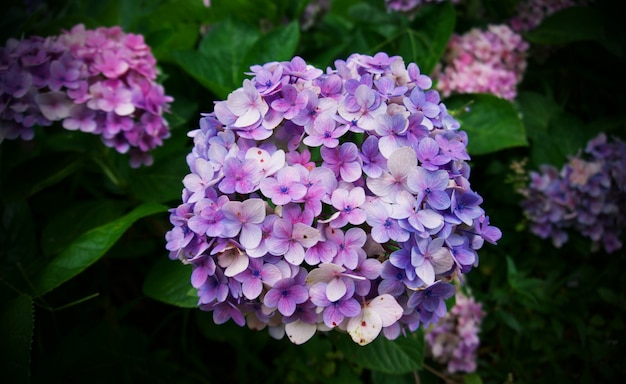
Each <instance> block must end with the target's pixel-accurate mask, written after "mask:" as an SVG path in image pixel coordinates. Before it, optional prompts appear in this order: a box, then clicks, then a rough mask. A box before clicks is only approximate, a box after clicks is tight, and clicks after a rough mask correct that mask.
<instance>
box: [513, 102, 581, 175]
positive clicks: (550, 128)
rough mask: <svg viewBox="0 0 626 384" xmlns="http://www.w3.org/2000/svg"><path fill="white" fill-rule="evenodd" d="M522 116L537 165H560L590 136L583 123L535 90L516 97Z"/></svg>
mask: <svg viewBox="0 0 626 384" xmlns="http://www.w3.org/2000/svg"><path fill="white" fill-rule="evenodd" d="M516 101H517V103H518V104H519V107H520V110H521V111H522V118H523V122H524V125H525V127H526V132H527V134H528V139H529V140H530V141H531V144H532V145H531V147H530V150H531V152H530V160H531V162H532V164H533V165H534V166H535V167H538V166H539V165H541V164H552V165H554V166H556V167H560V166H561V165H563V163H565V161H566V160H567V157H568V156H570V155H575V154H576V152H578V151H579V150H580V149H582V148H583V147H584V145H585V142H586V140H587V139H588V138H589V133H588V132H587V131H586V129H585V127H584V126H583V124H582V123H581V122H580V121H579V120H578V119H576V118H575V117H574V116H572V115H570V114H567V113H565V112H564V111H563V110H562V109H561V108H560V107H559V106H558V105H557V104H556V103H555V102H554V101H552V100H550V99H549V98H548V97H546V96H543V95H541V94H538V93H534V92H523V93H520V94H519V95H518V97H517V100H516Z"/></svg>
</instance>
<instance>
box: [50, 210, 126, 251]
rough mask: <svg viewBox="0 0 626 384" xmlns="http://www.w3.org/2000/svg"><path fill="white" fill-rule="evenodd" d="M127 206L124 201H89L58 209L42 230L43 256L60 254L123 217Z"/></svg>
mask: <svg viewBox="0 0 626 384" xmlns="http://www.w3.org/2000/svg"><path fill="white" fill-rule="evenodd" d="M127 207H128V203H127V202H124V201H119V200H91V201H80V202H74V203H73V204H71V205H69V206H67V207H66V208H64V209H61V210H59V212H58V213H57V214H55V215H54V216H52V217H51V218H50V221H49V222H48V224H47V225H46V226H45V227H44V228H43V232H42V234H41V248H42V251H43V254H44V255H45V256H47V257H49V256H52V255H56V254H59V253H61V252H62V251H63V250H65V249H66V248H67V247H68V246H69V245H70V244H71V243H72V242H73V241H74V240H75V239H77V238H78V237H79V236H80V235H82V234H83V233H85V232H86V231H88V230H90V229H92V228H95V227H98V226H100V225H104V224H106V223H108V222H110V221H112V220H115V219H116V218H118V217H120V216H122V214H123V213H124V210H125V209H126V208H127Z"/></svg>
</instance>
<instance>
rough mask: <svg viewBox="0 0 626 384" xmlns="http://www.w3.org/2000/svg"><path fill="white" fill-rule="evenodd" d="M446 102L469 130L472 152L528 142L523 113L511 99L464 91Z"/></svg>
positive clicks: (493, 150) (485, 152) (495, 149)
mask: <svg viewBox="0 0 626 384" xmlns="http://www.w3.org/2000/svg"><path fill="white" fill-rule="evenodd" d="M445 104H446V106H447V107H448V109H450V110H451V111H453V110H454V111H455V112H454V113H455V117H456V118H457V120H459V122H460V123H461V129H462V130H464V131H466V132H467V135H468V145H467V151H468V152H469V154H470V155H482V154H487V153H493V152H497V151H500V150H503V149H506V148H512V147H523V146H527V145H528V142H527V140H526V133H525V131H524V125H523V124H522V120H521V116H520V115H519V113H518V111H517V110H516V109H515V106H514V105H513V104H512V103H511V102H509V101H507V100H504V99H501V98H499V97H496V96H494V95H491V94H464V95H454V96H452V97H450V98H448V99H447V100H446V101H445Z"/></svg>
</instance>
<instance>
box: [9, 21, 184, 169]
mask: <svg viewBox="0 0 626 384" xmlns="http://www.w3.org/2000/svg"><path fill="white" fill-rule="evenodd" d="M155 65H156V60H155V58H154V56H153V55H152V53H151V51H150V47H149V46H147V45H146V44H145V42H144V39H143V36H141V35H136V34H131V33H128V34H127V33H124V32H123V31H122V29H121V28H120V27H110V28H106V27H100V28H97V29H95V30H86V29H85V27H84V25H82V24H79V25H76V26H75V27H73V28H72V29H71V30H70V31H64V32H63V33H61V34H60V35H59V36H53V37H47V38H43V37H39V36H33V37H30V38H27V39H21V40H17V39H9V40H8V41H7V43H6V45H5V46H4V47H0V142H1V141H2V140H3V139H5V138H6V139H17V138H21V139H23V140H31V139H32V138H33V136H34V127H35V126H50V125H52V123H53V122H55V121H61V124H62V126H63V127H64V128H65V129H68V130H80V131H82V132H88V133H92V134H97V135H100V136H101V138H102V141H103V143H104V144H105V145H107V146H108V147H113V148H115V149H116V150H117V151H118V152H120V153H126V152H128V153H129V155H130V163H131V165H132V166H133V167H139V166H140V165H141V164H146V165H149V164H151V162H152V157H151V155H150V154H149V151H150V150H152V149H154V148H155V147H157V146H160V145H162V143H163V139H165V138H168V137H169V135H170V132H169V127H168V124H167V121H166V120H165V119H164V118H163V116H162V114H163V112H167V111H168V110H169V105H168V103H169V102H171V101H172V98H171V97H169V96H166V95H165V94H164V90H163V87H162V86H161V85H159V84H157V83H156V82H155V79H156V77H157V71H156V67H155Z"/></svg>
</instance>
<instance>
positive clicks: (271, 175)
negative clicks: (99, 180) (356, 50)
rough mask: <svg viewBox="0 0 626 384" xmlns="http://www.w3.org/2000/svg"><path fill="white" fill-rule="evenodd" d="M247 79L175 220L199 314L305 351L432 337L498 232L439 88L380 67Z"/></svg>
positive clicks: (261, 68)
mask: <svg viewBox="0 0 626 384" xmlns="http://www.w3.org/2000/svg"><path fill="white" fill-rule="evenodd" d="M249 74H250V75H251V76H252V78H251V79H246V80H244V81H243V86H242V87H240V88H239V89H237V90H235V91H233V92H232V93H230V94H229V96H228V98H227V100H222V101H218V102H216V103H215V106H214V110H213V112H210V113H206V114H205V115H203V116H202V118H201V119H200V123H199V129H195V130H193V131H191V132H190V134H189V135H190V136H191V137H193V142H194V146H193V149H192V151H191V153H190V154H189V155H188V157H187V163H188V165H189V168H190V171H191V172H190V173H189V174H188V175H186V176H185V177H184V179H183V184H184V189H183V191H182V204H180V205H179V206H178V207H177V208H173V209H171V210H170V212H171V215H170V221H171V223H172V225H173V228H172V229H171V230H169V231H168V232H167V233H166V235H165V238H166V240H167V244H166V248H167V249H168V250H169V251H170V258H171V259H172V260H175V259H180V260H182V262H183V263H186V264H191V265H192V266H193V271H192V274H191V284H192V286H193V287H195V288H196V289H197V292H198V296H199V300H198V305H199V307H200V308H201V309H202V310H205V311H212V312H213V320H214V321H215V323H217V324H222V323H224V322H226V321H228V320H230V319H232V320H233V321H234V322H235V323H236V324H238V325H240V326H244V325H246V324H247V325H248V327H249V328H251V329H255V330H260V329H264V328H268V330H269V333H270V335H271V336H272V337H275V338H282V337H284V335H285V334H287V336H288V337H289V339H290V340H291V341H292V342H294V343H296V344H300V343H303V342H306V341H307V340H308V339H310V338H311V337H312V336H313V335H314V334H315V333H316V332H317V331H318V330H319V331H322V332H323V331H329V330H332V329H337V330H341V331H347V332H348V333H349V334H350V336H351V337H352V339H353V340H354V341H355V342H356V343H358V344H360V345H365V344H367V343H369V342H371V341H372V340H374V339H375V338H376V337H378V335H379V334H380V333H381V331H382V333H383V334H384V336H385V337H386V338H388V339H394V338H397V337H398V336H399V335H400V334H402V333H403V332H406V331H407V330H408V331H414V330H416V329H417V328H418V327H420V326H426V325H428V324H430V323H434V322H437V321H438V320H439V319H440V318H442V317H443V316H444V315H445V314H446V305H445V299H447V298H450V297H452V295H454V292H455V287H454V286H453V285H452V284H450V283H449V281H450V279H452V278H453V277H454V276H457V275H462V274H465V273H468V272H469V271H470V270H471V269H472V268H473V267H475V266H476V265H478V254H477V251H478V250H479V249H480V248H481V247H482V246H483V244H484V241H487V242H490V243H493V244H495V243H496V241H497V240H498V239H499V238H500V237H501V232H500V230H499V229H498V228H496V227H494V226H491V225H490V223H489V218H488V217H487V216H485V212H484V210H483V209H482V208H481V207H480V205H481V203H482V198H481V196H480V195H479V194H478V193H476V192H475V191H474V190H472V188H471V186H470V183H469V175H470V167H469V164H468V163H467V160H469V158H470V157H469V156H468V153H467V151H466V146H467V135H466V133H465V132H463V131H461V130H459V128H460V127H459V123H458V122H457V121H456V120H455V119H454V118H453V116H452V115H451V114H450V113H449V112H448V110H447V109H446V106H445V105H444V104H443V103H441V101H440V97H439V93H438V92H437V91H436V90H433V89H429V88H430V87H431V86H432V81H431V79H430V78H429V77H428V76H426V75H423V74H421V73H420V70H419V67H418V66H417V65H416V64H415V63H410V64H409V65H408V66H406V65H405V63H404V61H403V60H402V58H400V57H399V56H391V57H390V56H388V55H387V54H386V53H384V52H380V53H377V54H376V55H374V56H368V55H361V54H353V55H351V56H350V57H349V58H347V60H345V61H344V60H337V61H335V68H330V67H329V68H327V69H326V71H323V70H321V69H317V68H315V67H313V66H311V65H309V64H307V63H306V62H305V61H304V60H303V59H302V58H300V57H298V56H296V57H294V58H293V59H292V60H291V61H285V62H269V63H266V64H264V65H255V66H252V67H251V72H250V73H249Z"/></svg>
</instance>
